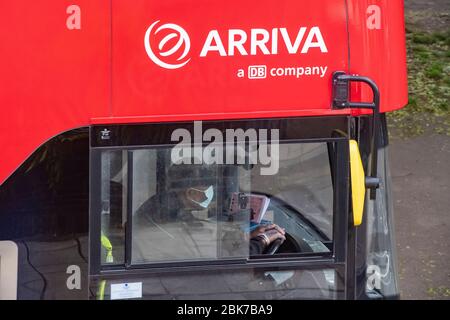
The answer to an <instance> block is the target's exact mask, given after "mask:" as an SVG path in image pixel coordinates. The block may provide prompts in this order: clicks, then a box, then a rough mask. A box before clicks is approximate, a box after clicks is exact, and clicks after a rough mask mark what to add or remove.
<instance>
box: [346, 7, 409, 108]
mask: <svg viewBox="0 0 450 320" xmlns="http://www.w3.org/2000/svg"><path fill="white" fill-rule="evenodd" d="M347 3H348V13H349V35H350V72H351V73H355V74H359V75H363V76H366V77H370V78H372V79H373V80H374V81H375V82H376V83H377V85H378V86H379V89H380V92H381V110H380V111H381V112H388V111H393V110H397V109H400V108H402V107H404V106H405V105H406V104H407V103H408V83H407V81H408V78H407V68H406V49H405V48H406V44H405V22H404V8H403V0H349V1H348V2H347ZM352 98H353V100H354V101H358V100H362V101H370V100H371V99H372V93H371V90H370V88H368V87H366V86H365V85H364V86H361V85H355V86H353V88H352ZM356 112H357V114H359V113H361V112H360V111H359V110H356Z"/></svg>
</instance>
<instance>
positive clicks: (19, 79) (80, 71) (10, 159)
mask: <svg viewBox="0 0 450 320" xmlns="http://www.w3.org/2000/svg"><path fill="white" fill-rule="evenodd" d="M74 3H76V6H74V5H73V3H72V2H68V1H60V0H40V1H29V0H14V1H1V3H0V39H2V45H1V48H0V70H1V73H2V75H1V77H0V110H2V111H1V114H0V132H1V135H0V150H1V152H2V154H4V155H7V156H4V157H2V165H1V166H0V185H1V184H2V183H3V182H4V181H5V180H6V179H7V178H8V176H10V175H11V174H12V172H14V170H16V169H17V168H18V167H19V166H20V164H21V163H22V162H23V161H25V159H27V158H28V157H29V156H30V155H31V153H32V152H33V151H35V150H36V149H37V148H38V147H39V146H41V145H42V144H43V143H45V142H46V141H48V140H49V139H51V138H52V137H54V136H56V135H57V134H59V133H61V132H63V131H67V130H70V129H73V128H77V127H82V126H85V125H88V124H89V121H90V119H91V118H92V117H95V116H106V115H108V112H109V92H110V86H109V81H110V80H109V79H110V72H109V71H110V45H109V40H110V23H109V22H110V1H107V0H77V1H75V2H74Z"/></svg>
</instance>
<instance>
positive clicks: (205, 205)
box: [190, 186, 214, 209]
mask: <svg viewBox="0 0 450 320" xmlns="http://www.w3.org/2000/svg"><path fill="white" fill-rule="evenodd" d="M192 189H194V190H196V191H199V192H202V193H203V194H204V195H205V197H206V200H205V201H203V202H198V201H195V200H193V199H190V200H191V201H192V202H194V203H196V204H198V205H199V206H200V207H202V208H204V209H206V208H208V206H209V204H210V203H211V201H212V199H213V197H214V189H213V186H209V188H208V189H206V190H205V191H202V190H198V189H195V188H192Z"/></svg>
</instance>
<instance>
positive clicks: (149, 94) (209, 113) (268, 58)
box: [0, 0, 407, 184]
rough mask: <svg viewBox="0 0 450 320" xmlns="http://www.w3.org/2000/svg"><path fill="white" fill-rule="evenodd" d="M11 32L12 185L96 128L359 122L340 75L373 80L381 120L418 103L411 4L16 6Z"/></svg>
mask: <svg viewBox="0 0 450 320" xmlns="http://www.w3.org/2000/svg"><path fill="white" fill-rule="evenodd" d="M71 5H77V6H78V7H79V8H80V23H81V24H80V27H81V29H76V28H75V29H74V30H69V29H68V26H67V24H66V20H67V19H68V18H69V19H70V17H71V16H72V12H71V11H70V10H69V11H67V8H68V7H69V6H71ZM373 5H376V6H378V8H379V9H380V14H379V17H378V19H379V21H380V24H379V28H373V25H374V22H373V21H374V20H373V12H372V11H370V10H368V9H369V8H370V7H371V6H373ZM347 17H348V18H349V19H348V20H347ZM369 21H370V22H371V25H370V28H369V25H368V23H369ZM375 22H376V21H375ZM0 26H1V28H0V38H1V39H2V41H3V43H2V47H1V48H0V70H1V74H2V75H1V76H0V108H1V112H2V114H1V117H0V149H1V150H2V153H3V154H4V155H5V156H4V157H2V164H1V165H0V184H1V183H2V182H3V181H5V179H7V177H8V176H9V175H11V174H12V173H13V172H14V170H15V169H16V168H18V167H19V166H20V164H21V163H22V162H23V161H25V159H26V158H27V157H28V156H29V155H30V154H31V153H32V152H33V151H34V150H36V149H37V148H38V147H39V146H40V145H42V144H43V143H45V142H46V141H48V140H49V139H50V138H52V137H54V136H56V135H58V134H60V133H62V132H64V131H67V130H70V129H73V128H77V127H82V126H88V125H90V124H92V123H97V124H98V123H104V124H108V123H133V122H157V121H178V120H200V119H204V120H208V119H235V118H270V117H285V116H314V115H319V116H321V115H322V116H327V115H333V114H348V113H349V111H348V110H342V111H335V110H332V109H331V81H330V79H331V75H332V72H333V71H337V70H340V71H346V72H352V73H357V74H360V75H364V76H369V77H371V78H373V79H374V80H375V81H376V82H377V83H378V85H379V86H380V88H381V99H382V111H390V110H394V109H398V108H401V107H402V106H404V105H405V104H406V99H407V90H406V58H405V43H404V41H405V39H404V25H403V1H401V0H347V1H344V0H339V1H338V0H316V1H298V0H279V1H269V0H259V1H257V0H247V1H238V0H228V1H207V0H171V1H167V0H165V1H159V0H158V1H156V0H134V1H127V0H110V1H108V0H74V1H72V2H67V1H61V0H41V1H38V2H37V3H35V2H32V1H28V0H14V1H2V2H1V4H0ZM375 26H377V24H376V23H375ZM230 30H231V31H230ZM146 36H147V37H146ZM208 37H209V38H208ZM243 37H247V39H246V41H244V40H245V39H244V38H243ZM252 37H253V38H252ZM266 38H267V39H266ZM308 38H309V40H308ZM321 38H323V42H322V41H321V40H322V39H321ZM208 39H209V40H211V41H208ZM230 39H231V41H230ZM218 40H220V42H221V44H222V45H223V48H222V46H221V44H220V43H218ZM266 40H267V41H266ZM230 42H231V43H232V44H233V43H234V45H232V44H231V45H230ZM252 43H253V45H252ZM208 44H209V46H208ZM208 48H209V49H210V50H207V49H208ZM302 51H303V52H302ZM349 62H350V63H349ZM250 66H259V67H257V68H253V69H251V70H253V71H252V72H254V74H252V73H249V72H250V71H249V70H250V69H249V67H250ZM261 66H265V71H266V74H265V77H263V73H262V70H263V69H264V68H263V67H261ZM307 67H310V68H312V69H311V72H313V71H314V70H316V72H317V70H319V74H316V75H307V73H308V71H307V69H306V68H307ZM314 67H315V69H314ZM320 67H322V69H320ZM325 67H326V69H325ZM302 68H303V69H302ZM317 68H319V69H317ZM320 70H322V72H320ZM271 72H272V74H271ZM277 72H278V73H279V74H278V75H277ZM293 72H295V75H292V74H291V73H293ZM297 72H298V73H299V74H298V75H299V76H298V77H297ZM281 73H284V74H283V76H281ZM286 73H289V75H286ZM300 73H301V74H300ZM274 74H275V76H274ZM249 75H250V77H249ZM250 78H251V79H250ZM352 97H353V99H355V100H370V95H369V94H368V92H367V91H366V90H365V89H364V88H358V87H355V88H354V90H353V91H352ZM354 113H355V114H357V113H358V111H355V112H354Z"/></svg>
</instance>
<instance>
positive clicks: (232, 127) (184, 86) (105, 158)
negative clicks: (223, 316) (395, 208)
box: [0, 0, 407, 299]
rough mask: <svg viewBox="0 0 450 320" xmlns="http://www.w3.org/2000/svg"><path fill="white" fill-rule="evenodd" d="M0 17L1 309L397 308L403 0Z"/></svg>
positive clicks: (152, 0) (121, 6) (56, 5)
mask: <svg viewBox="0 0 450 320" xmlns="http://www.w3.org/2000/svg"><path fill="white" fill-rule="evenodd" d="M0 15H1V20H0V21H1V22H0V24H1V26H2V28H0V35H1V39H2V40H3V45H2V49H1V50H0V58H1V59H0V69H1V70H2V75H1V77H0V88H1V89H0V104H1V106H2V107H1V110H2V116H1V117H0V123H1V126H0V128H1V135H0V149H1V150H2V155H3V157H2V161H1V164H0V263H1V264H2V265H1V267H0V298H2V299H390V298H398V296H399V290H398V285H397V273H396V257H395V241H394V230H393V212H392V194H391V190H390V175H389V165H388V158H387V152H388V145H389V142H388V134H387V129H386V117H385V114H386V113H387V112H390V111H394V110H397V109H400V108H402V107H404V106H405V105H406V104H407V75H406V50H405V30H404V18H403V1H401V0H339V1H337V0H316V1H297V0H278V1H271V0H258V1H255V0H246V1H235V0H228V1H223V0H217V1H207V0H195V1H194V0H170V1H169V0H167V1H157V0H135V1H125V0H110V1H107V0H74V1H71V2H67V1H60V0H42V1H37V2H31V1H25V0H14V1H3V2H2V4H1V5H0ZM188 200H189V201H188ZM274 224H275V225H277V226H279V227H280V228H281V229H282V230H283V236H282V237H281V236H279V238H278V241H272V239H268V240H267V239H266V237H267V238H268V236H267V234H266V233H264V232H263V233H261V234H258V237H259V238H258V239H259V240H261V241H262V242H261V243H263V246H261V247H259V249H260V250H259V251H258V250H257V251H256V252H255V251H254V250H253V249H252V241H254V239H255V238H253V235H254V233H253V232H254V231H255V230H260V229H259V228H260V227H263V228H266V227H267V225H274ZM272 230H273V229H272ZM274 232H275V231H274ZM277 232H278V231H277ZM279 232H281V231H279ZM272 234H274V233H272ZM270 235H271V234H270V233H269V236H270ZM281 238H282V239H281ZM259 240H258V241H259Z"/></svg>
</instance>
